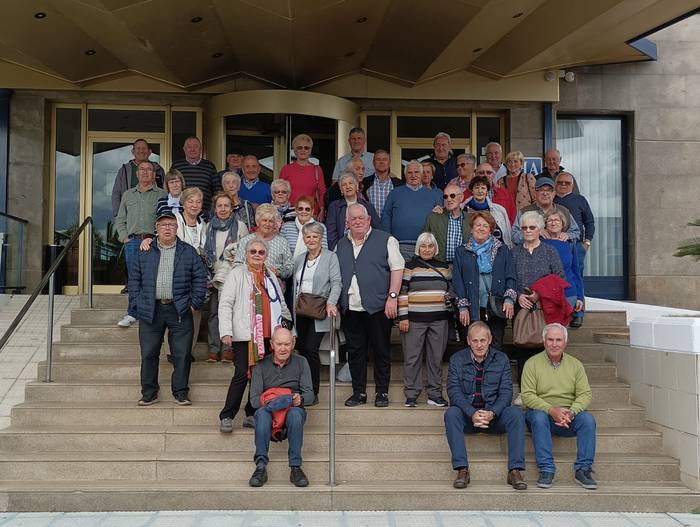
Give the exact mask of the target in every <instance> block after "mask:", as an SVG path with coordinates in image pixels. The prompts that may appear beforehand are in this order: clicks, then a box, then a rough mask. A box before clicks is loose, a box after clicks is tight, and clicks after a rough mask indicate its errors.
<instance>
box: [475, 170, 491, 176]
mask: <svg viewBox="0 0 700 527" xmlns="http://www.w3.org/2000/svg"><path fill="white" fill-rule="evenodd" d="M476 173H477V174H480V175H484V176H488V175H489V174H495V172H494V171H493V170H477V171H476Z"/></svg>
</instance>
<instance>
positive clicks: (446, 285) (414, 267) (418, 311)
mask: <svg viewBox="0 0 700 527" xmlns="http://www.w3.org/2000/svg"><path fill="white" fill-rule="evenodd" d="M428 262H429V263H430V264H432V265H433V266H434V267H436V268H438V269H439V271H440V272H438V271H436V270H435V269H432V268H431V267H430V266H429V265H427V264H426V262H425V260H423V259H421V258H420V257H418V256H415V257H413V259H411V260H410V261H408V262H407V263H406V267H404V270H403V281H402V282H401V291H400V292H399V320H409V321H411V322H435V321H437V320H447V319H448V318H449V317H450V312H449V310H448V308H447V306H446V305H445V293H447V292H451V290H452V284H451V282H450V280H451V278H452V273H451V271H450V269H449V267H448V266H446V265H445V264H444V263H442V262H438V261H436V260H429V261H428ZM440 273H442V274H443V275H444V278H443V277H442V276H440Z"/></svg>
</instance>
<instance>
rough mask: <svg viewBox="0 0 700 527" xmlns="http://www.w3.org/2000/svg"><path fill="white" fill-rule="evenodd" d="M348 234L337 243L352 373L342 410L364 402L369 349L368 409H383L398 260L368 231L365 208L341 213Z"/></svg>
mask: <svg viewBox="0 0 700 527" xmlns="http://www.w3.org/2000/svg"><path fill="white" fill-rule="evenodd" d="M347 222H348V226H349V230H350V232H349V233H348V236H347V237H343V238H341V239H340V240H339V241H338V245H337V247H336V250H335V251H336V254H337V255H338V260H339V262H340V274H341V277H342V280H343V289H342V291H341V293H340V307H341V309H342V313H343V331H344V332H345V340H346V342H347V344H346V347H347V352H348V363H349V364H350V373H351V374H352V395H351V396H350V397H349V398H348V399H347V400H346V401H345V406H359V405H361V404H365V403H366V402H367V355H368V353H367V351H368V346H369V343H370V341H371V342H372V349H373V351H374V382H375V385H376V390H377V393H376V396H375V399H374V406H377V407H380V408H384V407H387V406H389V380H390V377H391V362H390V349H389V347H390V336H391V321H392V319H394V318H396V315H397V313H398V294H399V289H400V288H401V279H402V277H403V267H404V259H403V257H402V256H401V252H400V251H399V242H398V240H397V239H396V238H394V237H393V236H390V235H389V234H388V233H386V232H384V231H380V230H377V229H372V228H371V227H370V222H371V220H370V216H369V214H368V212H367V209H365V207H364V206H363V205H361V204H359V203H356V204H354V205H350V206H349V207H348V211H347Z"/></svg>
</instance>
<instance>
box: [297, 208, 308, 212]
mask: <svg viewBox="0 0 700 527" xmlns="http://www.w3.org/2000/svg"><path fill="white" fill-rule="evenodd" d="M297 212H311V207H297Z"/></svg>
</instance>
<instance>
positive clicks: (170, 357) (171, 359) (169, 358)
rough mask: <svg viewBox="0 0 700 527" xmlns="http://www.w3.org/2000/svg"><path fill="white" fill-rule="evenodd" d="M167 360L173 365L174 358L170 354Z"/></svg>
mask: <svg viewBox="0 0 700 527" xmlns="http://www.w3.org/2000/svg"><path fill="white" fill-rule="evenodd" d="M166 359H168V362H169V363H170V364H172V363H173V356H172V355H171V354H170V353H168V355H167V356H166Z"/></svg>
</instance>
